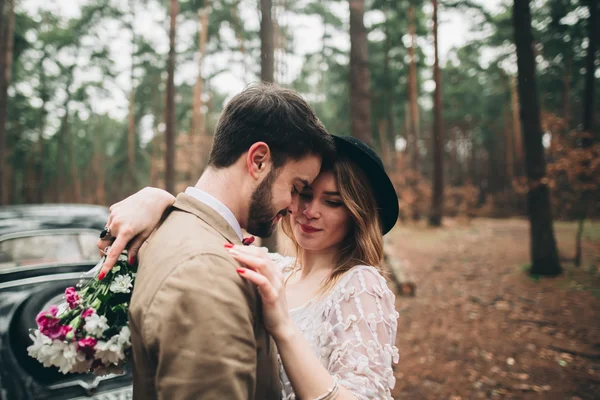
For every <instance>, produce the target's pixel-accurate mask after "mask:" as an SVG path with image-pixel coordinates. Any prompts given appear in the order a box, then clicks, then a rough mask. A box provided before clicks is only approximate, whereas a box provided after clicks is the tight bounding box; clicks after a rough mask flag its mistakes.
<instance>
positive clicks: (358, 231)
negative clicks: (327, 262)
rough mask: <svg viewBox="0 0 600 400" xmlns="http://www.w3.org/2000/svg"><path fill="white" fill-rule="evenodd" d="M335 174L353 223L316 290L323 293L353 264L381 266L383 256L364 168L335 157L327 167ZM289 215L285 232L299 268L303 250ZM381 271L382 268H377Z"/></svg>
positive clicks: (377, 216) (373, 199)
mask: <svg viewBox="0 0 600 400" xmlns="http://www.w3.org/2000/svg"><path fill="white" fill-rule="evenodd" d="M330 172H332V173H333V176H334V177H335V181H336V184H337V186H338V191H339V192H340V197H341V198H342V202H343V203H344V207H346V208H347V209H348V211H349V213H350V217H351V218H352V223H351V224H350V229H349V230H348V233H347V235H346V237H345V238H344V239H343V240H342V243H340V245H339V252H338V254H337V256H336V258H335V267H334V270H333V273H332V274H331V275H330V276H329V277H328V278H327V279H326V280H325V282H323V286H322V287H321V289H320V290H319V294H320V295H322V294H325V293H326V292H327V291H328V290H330V289H331V288H332V287H333V286H334V285H335V284H336V282H338V281H339V279H340V278H341V277H342V276H343V275H344V273H346V272H347V271H349V270H350V269H351V268H352V267H354V266H356V265H371V266H374V267H375V268H377V269H378V270H379V269H380V265H381V262H382V260H383V235H382V227H381V222H380V220H379V213H378V211H377V201H376V200H375V195H374V192H373V189H372V188H371V185H370V184H369V182H368V181H367V177H366V175H365V174H364V172H363V171H362V170H361V169H360V168H359V167H358V166H357V165H356V164H355V163H354V162H353V161H351V160H350V159H348V158H345V157H340V158H338V159H337V160H336V161H335V163H334V164H333V167H332V168H331V169H330ZM290 218H291V217H290V216H289V215H288V216H287V217H285V218H284V219H283V221H282V228H283V231H284V233H285V234H286V235H287V236H288V237H289V238H290V239H291V240H292V243H293V244H294V246H295V248H296V254H297V259H296V265H295V266H294V268H301V266H302V259H303V253H304V250H303V249H302V248H301V247H300V246H299V245H298V242H297V241H296V239H295V238H294V234H293V231H292V226H291V221H290ZM380 272H382V271H380Z"/></svg>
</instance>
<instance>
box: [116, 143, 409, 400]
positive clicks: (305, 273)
mask: <svg viewBox="0 0 600 400" xmlns="http://www.w3.org/2000/svg"><path fill="white" fill-rule="evenodd" d="M334 138H335V142H336V147H337V151H338V158H337V160H336V162H335V163H334V165H333V167H332V168H331V170H327V171H322V172H321V173H320V174H319V176H318V177H317V178H316V179H315V181H314V182H313V183H312V185H311V187H310V188H307V189H305V190H303V191H302V192H301V193H300V194H299V198H298V202H297V210H294V211H293V212H292V213H291V214H289V215H287V216H286V217H285V218H284V220H283V221H282V224H283V230H284V232H285V233H286V234H287V235H288V236H289V237H290V239H291V240H292V242H293V243H294V245H295V247H296V254H297V257H296V258H292V257H282V256H280V255H278V254H268V253H267V252H266V251H264V249H261V248H257V247H254V246H234V245H232V244H230V243H228V244H226V247H228V248H229V251H230V253H231V255H232V257H233V258H235V259H236V260H238V261H239V262H240V264H241V265H242V267H240V268H238V270H237V271H238V273H239V275H240V276H241V277H243V278H245V279H248V280H250V281H251V282H253V283H255V284H256V285H257V286H258V290H259V292H260V294H261V296H262V298H263V308H264V321H265V325H266V328H267V330H268V331H269V332H270V333H271V335H272V336H273V339H274V340H275V342H276V344H277V348H278V352H279V357H280V360H281V369H280V377H281V381H282V391H283V393H282V395H283V398H284V399H295V398H301V399H333V398H336V399H382V398H391V389H392V388H393V386H394V382H395V378H394V374H393V370H392V362H397V361H398V350H397V349H396V347H395V346H394V342H395V337H396V329H397V318H398V313H397V312H396V310H395V306H394V300H395V298H394V295H393V293H392V292H391V291H390V290H389V289H388V287H387V285H386V282H385V279H384V278H383V276H382V274H381V272H380V271H379V269H378V266H379V265H380V263H381V261H382V258H383V235H384V234H385V233H387V232H388V231H389V230H390V229H391V228H392V227H393V226H394V224H395V222H396V220H397V217H398V198H397V196H396V192H395V190H394V187H393V185H392V184H391V182H390V179H389V177H388V176H387V175H386V173H385V171H384V169H383V165H382V163H381V160H380V159H379V157H378V156H377V155H376V154H375V153H374V152H373V151H372V150H371V149H370V148H369V147H368V146H366V145H365V144H364V143H362V142H361V141H359V140H357V139H355V138H351V137H337V136H335V137H334ZM149 193H150V194H149ZM142 195H143V196H144V197H145V198H144V200H143V201H141V200H140V198H139V196H142ZM136 196H137V197H136ZM148 196H150V197H151V201H150V202H148ZM173 201H174V198H173V197H172V196H171V195H170V194H168V193H166V192H164V191H160V190H158V189H145V190H144V192H143V194H142V193H141V192H140V193H138V194H136V195H133V196H131V197H130V198H128V199H126V200H124V201H123V202H121V203H118V204H117V205H115V206H113V207H112V208H111V220H110V221H111V231H112V232H113V233H114V232H119V230H120V229H119V226H121V227H123V226H128V228H127V229H121V235H122V236H123V237H122V238H121V240H117V241H116V242H115V245H117V243H126V242H128V241H129V240H131V239H132V238H133V237H134V236H135V235H137V234H138V233H139V235H138V237H137V238H136V239H135V240H134V242H135V243H138V244H139V243H141V242H142V241H143V240H144V239H145V238H146V237H147V236H148V235H149V234H150V232H151V231H152V230H153V229H154V228H155V226H156V225H157V224H158V222H159V220H160V217H161V215H162V213H163V211H164V210H165V208H166V207H167V206H168V205H170V204H172V203H173ZM147 204H152V205H151V206H148V205H147ZM140 207H142V208H143V211H144V212H145V213H146V215H148V216H150V218H146V219H145V220H144V221H139V219H138V220H137V221H134V222H135V224H137V227H136V226H135V225H133V223H134V222H132V221H131V219H132V218H131V215H134V214H135V213H134V212H132V211H130V210H137V211H136V213H139V211H140ZM144 207H146V208H144ZM375 215H378V218H376V217H374V216H375ZM134 219H135V218H134ZM140 222H141V224H140ZM132 226H133V228H132ZM119 250H120V249H119Z"/></svg>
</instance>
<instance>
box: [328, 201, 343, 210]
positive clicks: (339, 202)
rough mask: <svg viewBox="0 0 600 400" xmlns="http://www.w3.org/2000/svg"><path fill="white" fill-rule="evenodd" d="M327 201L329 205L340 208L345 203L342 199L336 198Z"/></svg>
mask: <svg viewBox="0 0 600 400" xmlns="http://www.w3.org/2000/svg"><path fill="white" fill-rule="evenodd" d="M325 203H326V204H327V205H328V206H329V207H333V208H338V207H341V206H343V205H344V203H342V202H341V201H334V200H327V201H325Z"/></svg>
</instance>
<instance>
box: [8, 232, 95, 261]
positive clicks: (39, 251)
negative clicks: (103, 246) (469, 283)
mask: <svg viewBox="0 0 600 400" xmlns="http://www.w3.org/2000/svg"><path fill="white" fill-rule="evenodd" d="M92 236H93V237H94V241H93V242H92V240H91V237H92ZM95 242H96V236H95V235H92V234H91V233H89V234H88V233H68V234H61V233H53V234H48V235H35V236H28V237H18V238H13V239H7V240H4V241H2V242H0V269H2V268H10V267H14V266H31V265H37V264H50V263H69V262H80V261H84V260H94V259H98V252H97V250H96V246H95Z"/></svg>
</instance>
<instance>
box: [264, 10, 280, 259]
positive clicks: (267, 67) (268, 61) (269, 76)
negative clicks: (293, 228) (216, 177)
mask: <svg viewBox="0 0 600 400" xmlns="http://www.w3.org/2000/svg"><path fill="white" fill-rule="evenodd" d="M260 13H261V19H260V53H261V57H260V79H261V81H263V82H267V83H273V82H275V38H274V29H273V1H272V0H260ZM278 234H279V227H277V229H275V230H274V231H273V234H272V235H271V236H270V237H268V238H263V239H262V245H263V246H265V247H266V248H268V249H269V251H271V252H276V251H277V246H278V241H277V237H278Z"/></svg>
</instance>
